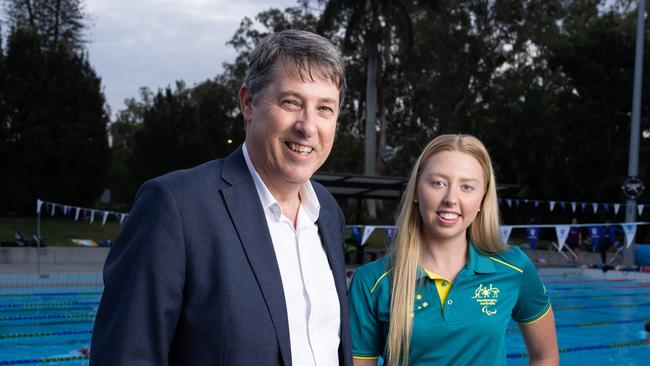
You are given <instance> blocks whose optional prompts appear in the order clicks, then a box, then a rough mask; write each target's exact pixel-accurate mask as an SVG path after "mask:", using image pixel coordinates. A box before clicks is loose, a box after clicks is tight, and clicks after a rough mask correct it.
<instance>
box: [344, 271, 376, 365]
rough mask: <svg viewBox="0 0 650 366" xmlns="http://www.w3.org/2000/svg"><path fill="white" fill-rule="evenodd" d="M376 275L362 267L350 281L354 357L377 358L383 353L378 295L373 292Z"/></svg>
mask: <svg viewBox="0 0 650 366" xmlns="http://www.w3.org/2000/svg"><path fill="white" fill-rule="evenodd" d="M374 277H376V276H374V275H373V273H372V272H371V271H367V268H363V267H361V268H359V269H357V271H356V272H355V273H354V276H353V277H352V282H351V283H350V290H349V300H350V332H351V335H352V356H353V357H354V358H361V359H364V358H365V359H375V358H377V357H378V356H379V355H380V354H381V353H382V349H381V344H380V343H381V325H380V323H379V320H378V317H377V304H376V296H373V293H372V292H371V290H373V286H374V285H375V282H376V280H377V279H376V278H374Z"/></svg>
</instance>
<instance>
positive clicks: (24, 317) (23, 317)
mask: <svg viewBox="0 0 650 366" xmlns="http://www.w3.org/2000/svg"><path fill="white" fill-rule="evenodd" d="M88 318H95V314H66V315H21V316H0V321H10V320H41V319H88Z"/></svg>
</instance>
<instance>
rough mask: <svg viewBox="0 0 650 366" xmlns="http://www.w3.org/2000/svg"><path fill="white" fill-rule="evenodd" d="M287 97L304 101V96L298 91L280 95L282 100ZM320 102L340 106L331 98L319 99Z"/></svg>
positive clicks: (279, 97)
mask: <svg viewBox="0 0 650 366" xmlns="http://www.w3.org/2000/svg"><path fill="white" fill-rule="evenodd" d="M285 97H294V98H298V99H304V97H303V96H302V94H300V93H298V92H296V91H293V90H288V91H285V92H282V93H280V94H278V99H282V98H285ZM318 102H320V103H329V104H334V105H337V104H338V102H337V100H336V99H334V98H329V97H325V98H320V99H318Z"/></svg>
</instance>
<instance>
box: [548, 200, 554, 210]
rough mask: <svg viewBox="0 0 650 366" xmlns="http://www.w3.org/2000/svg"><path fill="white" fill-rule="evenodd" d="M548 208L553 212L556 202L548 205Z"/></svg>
mask: <svg viewBox="0 0 650 366" xmlns="http://www.w3.org/2000/svg"><path fill="white" fill-rule="evenodd" d="M548 208H549V210H550V211H553V209H554V208H555V201H551V202H549V203H548Z"/></svg>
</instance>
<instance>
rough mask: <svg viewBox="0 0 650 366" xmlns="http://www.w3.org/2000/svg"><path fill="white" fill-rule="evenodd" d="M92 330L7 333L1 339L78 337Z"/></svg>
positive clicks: (0, 335)
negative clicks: (77, 335)
mask: <svg viewBox="0 0 650 366" xmlns="http://www.w3.org/2000/svg"><path fill="white" fill-rule="evenodd" d="M92 333H93V330H92V329H87V330H66V331H57V332H33V333H5V334H0V339H8V338H37V337H52V336H62V335H76V334H92Z"/></svg>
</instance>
